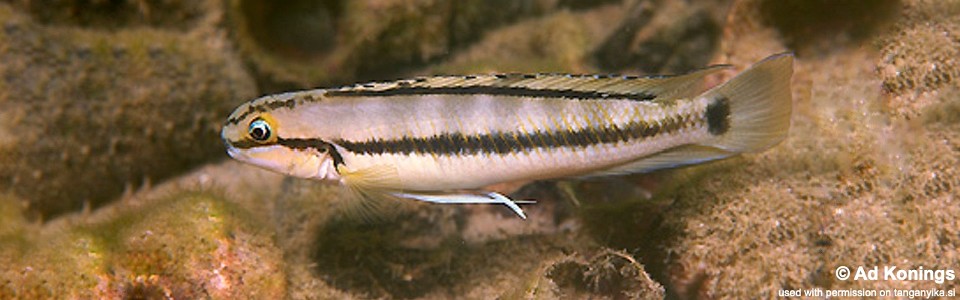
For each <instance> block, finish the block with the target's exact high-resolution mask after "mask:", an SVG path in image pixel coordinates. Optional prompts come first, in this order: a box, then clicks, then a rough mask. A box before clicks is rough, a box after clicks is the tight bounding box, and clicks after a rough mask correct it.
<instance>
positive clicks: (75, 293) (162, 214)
mask: <svg viewBox="0 0 960 300" xmlns="http://www.w3.org/2000/svg"><path fill="white" fill-rule="evenodd" d="M119 205H120V206H119V207H114V208H113V209H111V210H107V211H103V212H100V213H98V214H96V215H92V216H86V217H72V218H70V219H69V220H61V221H58V222H55V224H52V225H49V226H48V227H46V228H44V230H43V231H42V232H40V233H38V236H36V237H34V238H32V239H31V241H30V242H29V243H28V245H26V246H23V247H21V249H15V250H13V251H10V249H9V247H11V245H9V244H3V245H2V246H0V248H3V249H2V250H3V251H0V253H3V254H7V255H0V259H2V260H3V262H4V263H5V264H4V268H3V272H2V273H0V284H2V285H0V298H4V299H10V298H13V299H45V298H61V297H66V298H98V299H104V298H111V299H116V298H124V299H131V298H135V299H142V298H149V299H153V298H170V297H173V298H178V299H180V298H206V297H210V298H217V299H237V298H249V299H278V298H280V297H282V296H283V295H285V293H286V281H285V276H284V271H283V264H282V256H281V252H280V251H279V249H278V248H276V246H275V245H274V244H273V242H272V240H271V238H270V236H271V234H270V233H269V232H268V231H265V230H263V227H262V226H261V225H259V224H258V223H257V222H256V221H255V220H254V218H252V217H251V216H249V215H248V214H247V213H245V212H243V211H241V210H238V209H237V208H236V207H235V206H234V205H232V204H230V203H227V202H224V201H223V200H222V199H220V198H219V196H215V195H211V194H209V193H180V194H176V195H171V196H169V197H167V198H163V199H160V200H157V201H153V202H151V203H140V204H119Z"/></svg>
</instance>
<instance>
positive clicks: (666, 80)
mask: <svg viewBox="0 0 960 300" xmlns="http://www.w3.org/2000/svg"><path fill="white" fill-rule="evenodd" d="M722 68H723V67H712V68H707V69H704V70H701V71H697V72H693V73H689V74H686V75H679V76H658V77H632V76H582V75H556V74H550V75H547V74H536V75H519V74H518V75H476V76H436V77H426V78H417V79H411V80H401V81H395V82H386V83H371V84H360V85H355V86H350V87H344V88H339V89H321V90H311V91H302V92H293V93H285V94H280V95H273V96H266V97H263V98H259V99H256V100H253V101H251V102H249V103H246V104H244V105H242V106H241V107H239V108H237V110H236V111H235V112H234V113H233V114H232V115H231V116H230V118H229V119H228V121H227V124H226V125H225V126H224V129H223V132H222V136H223V138H224V141H225V143H226V144H227V147H228V149H229V150H228V151H229V153H230V154H231V156H233V157H234V158H237V159H239V160H242V161H245V162H249V163H252V164H254V165H258V166H261V167H264V168H268V169H271V170H274V171H278V172H281V173H285V174H289V175H293V176H298V177H307V178H315V179H325V180H336V181H339V182H341V183H343V184H344V185H347V186H350V187H353V188H357V189H366V190H378V191H386V192H390V193H394V194H395V195H402V196H404V197H407V198H413V199H418V200H425V201H432V202H442V203H502V204H507V203H506V201H509V199H506V198H505V197H502V195H499V194H497V195H495V196H494V195H491V194H488V195H487V196H476V195H458V194H451V193H450V192H448V191H453V190H476V189H480V188H482V187H484V186H487V185H491V184H496V183H501V182H510V181H517V180H539V179H550V178H561V177H590V176H605V175H615V174H627V173H639V172H649V171H653V170H658V169H664V168H671V167H676V166H682V165H689V164H696V163H700V162H705V161H710V160H716V159H721V158H725V157H728V156H732V155H736V154H738V153H742V152H754V151H760V150H763V149H766V148H769V147H771V146H773V145H775V144H777V143H779V142H780V141H781V140H782V139H783V138H784V137H785V136H786V133H787V130H788V128H789V123H790V114H791V105H792V103H791V101H792V100H791V97H790V76H791V74H792V55H789V54H780V55H774V56H771V57H769V58H767V59H765V60H763V61H761V62H759V63H757V64H756V65H755V66H753V67H751V68H750V69H748V70H746V71H744V72H742V73H741V74H740V75H738V76H737V77H735V78H733V79H731V80H730V81H728V82H725V83H723V84H721V85H719V86H717V87H714V88H712V89H709V90H707V91H705V92H703V93H700V90H699V89H698V87H699V85H700V83H701V81H702V79H703V77H704V76H707V75H709V74H712V73H714V72H716V71H718V70H721V69H722ZM458 196H463V197H458ZM477 197H479V198H477ZM500 198H502V199H500ZM504 199H506V200H504ZM508 206H510V205H509V204H508ZM514 206H515V205H513V206H511V207H514ZM518 209H519V208H516V209H515V211H516V210H518ZM518 214H520V215H521V216H523V215H522V212H520V211H518Z"/></svg>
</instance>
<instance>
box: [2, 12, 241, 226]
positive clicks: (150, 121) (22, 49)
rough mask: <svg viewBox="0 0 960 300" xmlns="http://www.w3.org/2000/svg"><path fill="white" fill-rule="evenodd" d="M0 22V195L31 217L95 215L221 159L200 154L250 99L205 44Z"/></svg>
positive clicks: (148, 33)
mask: <svg viewBox="0 0 960 300" xmlns="http://www.w3.org/2000/svg"><path fill="white" fill-rule="evenodd" d="M0 10H2V11H3V13H2V15H3V16H5V17H4V18H3V19H2V20H0V23H3V24H4V26H5V27H4V28H5V30H4V31H3V34H2V35H0V45H3V46H2V47H0V49H2V50H0V60H2V61H4V62H5V63H4V64H3V65H2V67H0V74H3V80H2V81H3V86H4V87H5V89H4V92H3V93H2V94H0V96H2V98H0V108H2V109H0V111H2V113H0V114H2V116H3V119H4V120H3V121H2V122H0V125H2V126H3V129H0V134H2V135H3V136H4V137H3V138H0V143H2V144H3V145H2V146H0V152H2V153H0V159H2V163H0V179H2V183H0V185H2V186H3V188H4V189H5V190H10V191H13V192H14V193H15V194H16V195H18V196H20V197H22V198H24V199H27V200H28V201H29V203H30V204H31V206H30V207H29V211H30V215H31V217H40V218H45V217H50V216H54V215H57V214H60V213H64V212H67V211H71V210H77V209H79V208H81V207H83V206H85V205H86V206H90V207H98V206H100V205H103V204H104V203H107V202H108V201H110V200H112V199H113V198H116V197H118V196H119V195H121V193H123V192H125V191H126V192H132V191H133V189H135V188H137V187H138V186H142V185H145V184H149V182H151V181H156V180H162V179H164V178H167V177H170V176H172V175H174V174H177V173H178V172H183V171H184V170H187V169H189V168H192V167H194V166H196V165H198V164H200V163H203V162H206V161H209V160H210V159H213V158H217V157H222V150H221V149H218V148H219V147H201V148H197V147H195V146H194V145H197V144H207V143H208V142H209V141H216V140H217V137H218V126H219V124H220V123H221V122H222V118H223V115H224V114H226V113H227V112H229V110H230V109H232V108H233V106H234V105H235V103H236V102H235V101H237V100H236V99H244V98H249V97H251V96H253V95H254V93H253V82H252V81H251V80H250V78H249V77H248V76H247V75H246V73H245V71H243V70H241V69H240V66H239V64H238V63H236V62H235V61H233V60H231V59H230V58H229V54H228V53H229V52H226V53H225V52H224V51H221V50H222V49H217V48H216V47H212V46H209V45H208V44H207V43H205V42H203V40H204V39H205V38H204V37H202V36H192V37H191V36H189V35H187V36H185V35H183V34H182V33H178V32H169V31H163V30H156V29H149V28H147V29H123V30H118V31H116V32H103V31H96V30H88V29H78V28H70V27H52V26H45V25H41V24H37V23H34V22H32V21H31V20H30V19H29V18H28V17H25V16H23V15H21V14H18V13H17V11H16V10H15V9H13V8H11V7H10V6H8V5H5V4H4V5H0ZM14 132H15V133H16V134H15V136H16V137H15V138H13V137H12V136H13V135H14V134H13V133H14ZM8 135H9V136H10V137H7V136H8Z"/></svg>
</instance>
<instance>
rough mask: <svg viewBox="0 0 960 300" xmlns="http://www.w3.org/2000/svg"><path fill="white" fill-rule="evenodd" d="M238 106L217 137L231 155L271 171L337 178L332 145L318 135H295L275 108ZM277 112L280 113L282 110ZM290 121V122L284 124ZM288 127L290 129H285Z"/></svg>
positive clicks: (302, 176) (313, 177)
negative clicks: (221, 140)
mask: <svg viewBox="0 0 960 300" xmlns="http://www.w3.org/2000/svg"><path fill="white" fill-rule="evenodd" d="M250 105H252V104H251V103H248V104H244V105H242V106H240V107H238V108H237V109H236V110H235V111H234V112H233V113H232V114H231V115H230V117H229V118H228V119H227V122H226V124H224V126H223V129H222V130H221V132H220V137H221V138H222V139H223V143H224V145H225V146H226V148H227V154H229V155H230V157H232V158H234V159H236V160H239V161H242V162H245V163H248V164H252V165H255V166H258V167H261V168H264V169H267V170H270V171H274V172H278V173H281V174H286V175H290V176H294V177H300V178H310V179H318V180H322V179H327V180H337V179H339V174H338V173H337V170H336V159H335V157H338V156H337V154H336V153H335V152H336V149H335V147H334V146H333V145H332V144H330V143H328V142H326V141H324V140H322V139H319V138H296V137H291V136H294V135H293V132H286V131H285V127H297V125H296V124H282V123H281V122H279V120H281V119H283V118H278V117H277V116H275V112H271V111H265V110H258V109H251V108H250ZM277 113H280V114H279V115H280V116H282V115H283V114H282V112H277ZM285 125H292V126H285ZM287 131H289V130H287Z"/></svg>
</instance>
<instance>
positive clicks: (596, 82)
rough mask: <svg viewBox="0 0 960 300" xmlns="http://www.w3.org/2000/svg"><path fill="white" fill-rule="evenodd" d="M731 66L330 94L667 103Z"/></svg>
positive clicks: (402, 84)
mask: <svg viewBox="0 0 960 300" xmlns="http://www.w3.org/2000/svg"><path fill="white" fill-rule="evenodd" d="M727 67H728V66H722V65H721V66H712V67H708V68H705V69H701V70H698V71H694V72H691V73H687V74H684V75H673V76H662V75H659V76H620V75H574V74H492V75H465V76H464V75H456V76H455V75H440V76H430V77H419V78H414V79H406V80H398V81H391V82H375V83H364V84H356V85H353V86H347V87H342V88H338V89H330V90H327V93H328V94H332V95H340V96H351V95H353V96H391V95H419V94H471V93H473V94H483V93H488V94H500V95H516V96H531V97H536V96H541V97H544V96H551V97H560V98H573V99H633V100H638V101H651V100H661V99H663V100H665V99H667V98H675V97H686V96H693V95H697V94H699V92H700V90H699V89H698V86H697V85H698V84H700V82H701V81H702V79H703V78H704V77H705V76H707V75H709V74H713V73H715V72H717V71H720V70H722V69H724V68H727Z"/></svg>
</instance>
